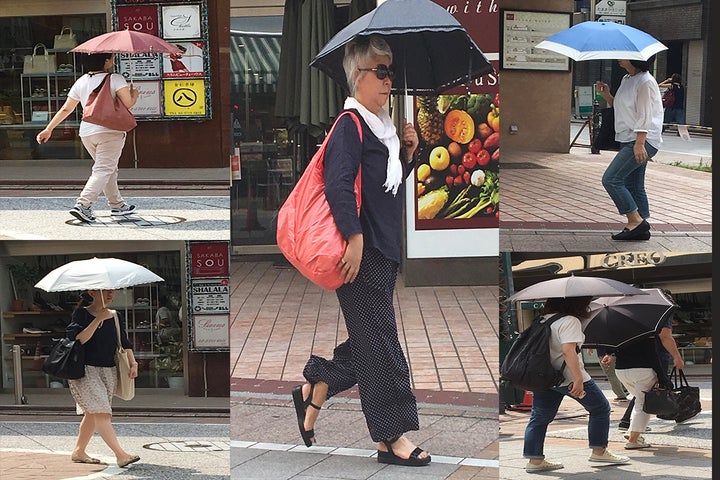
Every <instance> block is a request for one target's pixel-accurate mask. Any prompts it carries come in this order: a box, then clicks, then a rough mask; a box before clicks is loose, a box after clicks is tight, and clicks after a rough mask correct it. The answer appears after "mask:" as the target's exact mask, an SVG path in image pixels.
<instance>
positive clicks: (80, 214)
mask: <svg viewBox="0 0 720 480" xmlns="http://www.w3.org/2000/svg"><path fill="white" fill-rule="evenodd" d="M70 215H72V216H73V217H75V218H77V219H78V220H80V221H81V222H92V221H94V220H95V215H94V214H93V211H92V206H87V207H86V206H84V205H82V204H80V203H76V204H75V206H74V207H73V208H71V209H70Z"/></svg>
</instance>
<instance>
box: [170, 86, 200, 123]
mask: <svg viewBox="0 0 720 480" xmlns="http://www.w3.org/2000/svg"><path fill="white" fill-rule="evenodd" d="M163 83H164V89H163V90H164V97H165V102H164V103H165V115H166V116H169V117H170V116H204V115H205V114H206V110H205V80H204V79H182V80H165V81H164V82H163Z"/></svg>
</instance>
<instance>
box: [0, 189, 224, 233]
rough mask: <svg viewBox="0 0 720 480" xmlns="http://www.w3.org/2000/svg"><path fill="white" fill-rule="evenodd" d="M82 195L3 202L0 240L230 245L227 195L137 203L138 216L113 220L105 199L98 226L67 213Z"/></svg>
mask: <svg viewBox="0 0 720 480" xmlns="http://www.w3.org/2000/svg"><path fill="white" fill-rule="evenodd" d="M78 192H79V191H77V192H73V193H74V195H73V196H71V194H70V193H69V192H68V193H67V196H62V197H25V198H23V197H2V196H1V195H2V190H0V240H76V239H78V238H82V239H83V240H230V198H229V195H227V194H225V195H214V196H186V195H182V196H175V195H173V196H168V197H134V196H130V195H128V194H127V193H125V194H124V195H126V201H127V202H128V203H130V204H133V205H137V209H138V210H137V213H134V214H132V215H128V216H127V217H120V218H119V219H117V218H114V217H111V216H110V212H109V210H110V208H109V207H108V206H107V204H106V203H105V199H104V198H101V199H100V201H99V202H98V203H97V204H96V205H95V206H94V210H95V216H96V221H95V222H92V223H85V222H80V221H79V220H77V219H75V218H74V217H73V216H71V215H70V214H69V213H68V210H69V209H70V208H72V207H73V205H74V204H75V195H77V193H78Z"/></svg>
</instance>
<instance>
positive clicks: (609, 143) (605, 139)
mask: <svg viewBox="0 0 720 480" xmlns="http://www.w3.org/2000/svg"><path fill="white" fill-rule="evenodd" d="M593 148H594V149H595V150H613V151H618V150H620V142H618V141H616V140H615V110H613V108H612V107H608V108H603V109H601V110H600V126H599V129H598V131H597V135H595V139H594V142H593Z"/></svg>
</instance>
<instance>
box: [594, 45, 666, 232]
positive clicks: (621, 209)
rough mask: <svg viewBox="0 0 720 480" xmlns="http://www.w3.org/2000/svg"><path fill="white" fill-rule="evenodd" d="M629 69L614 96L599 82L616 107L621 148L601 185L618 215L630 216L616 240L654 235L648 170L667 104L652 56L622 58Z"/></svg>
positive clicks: (609, 101)
mask: <svg viewBox="0 0 720 480" xmlns="http://www.w3.org/2000/svg"><path fill="white" fill-rule="evenodd" d="M617 62H618V64H619V65H620V66H621V67H622V68H624V69H625V70H626V71H627V75H625V76H624V77H623V79H622V81H621V82H620V87H619V88H618V89H617V91H616V92H615V95H614V96H613V95H612V94H611V93H610V88H609V86H608V85H607V84H606V83H604V82H602V81H600V80H598V81H597V82H596V88H597V91H598V92H599V93H600V95H602V97H603V98H604V99H605V100H606V101H607V103H608V105H609V106H611V107H613V110H614V113H615V140H617V141H618V142H620V151H619V152H618V153H617V155H615V158H613V160H612V162H610V165H609V166H608V167H607V169H606V170H605V173H604V174H603V178H602V184H603V187H605V190H606V191H607V193H608V195H610V198H611V199H612V201H613V202H614V203H615V206H616V207H617V210H618V213H620V214H621V215H625V216H626V217H627V224H626V225H625V228H624V229H623V230H622V231H621V232H620V233H617V234H614V235H612V236H611V238H612V239H613V240H648V239H650V224H649V223H648V221H647V219H648V218H649V217H650V205H649V203H648V198H647V193H646V192H645V169H646V167H647V162H648V161H649V160H650V159H652V157H654V156H655V154H656V153H657V152H658V149H659V148H660V144H661V143H662V124H663V106H662V100H661V98H660V88H659V87H658V84H657V81H656V80H655V78H654V77H653V76H652V75H651V74H650V72H649V70H650V66H651V65H652V58H651V59H649V60H645V61H644V60H618V61H617Z"/></svg>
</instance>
